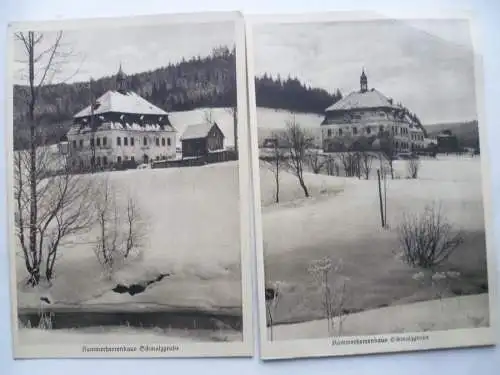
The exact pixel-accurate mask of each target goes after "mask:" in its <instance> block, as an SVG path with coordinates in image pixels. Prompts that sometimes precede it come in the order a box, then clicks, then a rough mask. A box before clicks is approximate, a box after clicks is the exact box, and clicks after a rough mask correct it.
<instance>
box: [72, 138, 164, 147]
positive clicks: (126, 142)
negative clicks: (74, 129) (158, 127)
mask: <svg viewBox="0 0 500 375" xmlns="http://www.w3.org/2000/svg"><path fill="white" fill-rule="evenodd" d="M129 143H130V146H134V145H135V139H134V137H123V146H128V145H129ZM155 143H156V146H158V147H159V146H160V143H161V145H162V146H165V145H167V146H171V145H172V140H171V139H170V138H167V139H166V142H165V138H164V137H162V138H156V139H155ZM142 144H143V145H144V146H147V145H148V137H144V138H143V140H142ZM83 145H84V141H83V139H80V141H79V143H78V146H79V148H83ZM95 145H96V146H97V147H101V145H102V146H103V147H105V146H107V145H108V138H107V137H102V138H101V137H97V138H96V139H95ZM116 145H117V146H121V145H122V137H116ZM90 147H94V139H90ZM73 148H74V149H76V148H77V141H76V140H73Z"/></svg>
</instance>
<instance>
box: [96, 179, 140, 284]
mask: <svg viewBox="0 0 500 375" xmlns="http://www.w3.org/2000/svg"><path fill="white" fill-rule="evenodd" d="M94 211H95V213H96V216H97V219H96V221H97V225H98V227H99V232H98V235H97V238H96V243H95V246H94V253H95V255H96V257H97V260H98V261H99V263H100V264H101V266H102V267H103V269H104V271H105V272H106V273H107V274H108V276H111V275H112V274H113V272H114V271H115V269H116V266H117V265H118V263H119V262H122V261H124V260H125V259H126V258H128V257H129V256H130V254H131V253H132V252H133V251H139V250H140V249H141V246H142V238H143V236H144V232H143V228H144V227H143V225H142V224H143V223H142V220H141V215H140V213H139V210H138V208H137V206H136V204H135V202H134V201H133V199H131V198H130V197H129V198H128V199H127V203H126V207H125V208H122V207H121V204H120V202H119V201H118V199H117V195H116V193H115V190H114V188H113V186H112V185H111V183H110V182H109V178H105V179H104V180H103V181H102V183H101V184H100V186H99V189H98V193H96V194H95V198H94Z"/></svg>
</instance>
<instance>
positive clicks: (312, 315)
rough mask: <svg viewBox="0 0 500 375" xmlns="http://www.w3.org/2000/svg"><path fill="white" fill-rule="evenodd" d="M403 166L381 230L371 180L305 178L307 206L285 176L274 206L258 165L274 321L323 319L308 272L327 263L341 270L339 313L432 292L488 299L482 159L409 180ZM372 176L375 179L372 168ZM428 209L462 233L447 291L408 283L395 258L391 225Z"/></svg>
mask: <svg viewBox="0 0 500 375" xmlns="http://www.w3.org/2000/svg"><path fill="white" fill-rule="evenodd" d="M405 166H406V162H405V161H397V162H396V163H395V169H396V174H397V175H399V176H401V179H396V180H388V181H387V182H388V184H387V189H388V190H387V212H388V223H389V226H390V228H389V230H385V229H381V228H380V212H379V201H378V191H377V181H376V179H370V180H359V179H357V178H344V177H331V176H325V175H322V176H318V175H312V174H307V175H306V176H305V178H306V184H307V185H308V187H309V188H310V190H311V192H312V196H313V198H310V199H304V198H303V195H302V193H301V190H300V187H299V186H298V183H297V181H296V179H294V178H293V176H285V175H284V174H283V178H282V183H281V191H282V192H283V193H282V196H283V203H280V204H278V205H276V204H273V203H272V200H273V195H274V184H273V181H272V178H273V175H272V174H271V173H270V172H269V171H268V170H267V169H266V167H265V165H264V164H263V165H262V166H261V188H262V204H263V217H262V221H263V235H264V251H265V275H266V282H267V283H268V284H275V283H279V284H280V290H281V292H282V293H281V299H280V301H279V304H278V306H277V308H276V311H275V316H274V317H273V320H274V321H275V322H276V323H293V322H304V321H308V320H313V319H321V318H322V317H323V316H324V314H323V310H322V307H321V298H322V295H321V293H320V291H319V289H318V287H317V286H316V285H315V284H314V282H313V279H312V276H311V275H310V274H309V273H308V271H307V268H308V266H309V264H310V262H312V261H314V260H317V259H321V258H323V257H325V256H328V257H330V258H332V259H333V260H334V261H340V260H341V261H342V263H343V266H342V270H341V271H340V275H338V276H339V277H340V276H341V277H342V278H343V279H344V280H346V282H347V284H346V295H347V300H346V303H345V309H346V310H347V311H348V312H351V313H353V312H359V311H365V310H371V309H376V308H381V307H387V306H392V305H401V304H407V303H413V302H418V301H427V300H431V299H436V298H438V294H439V297H453V296H457V295H471V294H480V293H485V292H487V288H488V287H487V274H486V250H485V231H484V216H483V215H484V213H483V203H482V190H481V189H482V188H481V170H480V158H479V157H477V158H463V157H462V158H457V157H454V156H450V157H446V156H443V157H438V159H437V160H422V161H421V170H420V173H419V178H418V179H417V180H408V179H406V178H404V177H405V176H406V170H405V168H406V167H405ZM373 168H374V169H373V171H372V173H373V174H375V173H376V172H375V168H377V166H376V163H374V165H373ZM432 203H438V204H440V205H441V207H442V212H443V213H444V214H445V215H446V217H447V219H448V221H449V222H450V223H451V224H452V225H454V227H455V228H457V229H459V228H460V229H462V230H463V231H464V233H465V242H464V243H463V244H462V245H460V247H459V248H457V250H456V251H455V252H454V253H453V254H452V256H451V257H450V258H449V259H448V260H447V261H446V262H445V263H443V264H442V267H443V269H444V270H452V271H458V272H460V274H461V276H460V277H459V278H458V279H456V280H453V282H451V284H450V286H449V288H447V289H446V291H445V292H443V291H439V292H438V291H437V290H435V288H433V287H429V286H425V285H422V284H421V283H419V282H418V281H416V280H414V279H413V278H412V276H413V275H414V274H415V273H416V272H417V271H418V270H415V269H411V268H410V267H409V266H407V265H406V264H404V263H403V262H402V261H401V260H400V259H399V258H398V256H397V255H398V254H399V253H400V251H401V250H400V248H399V242H398V239H397V231H396V227H397V224H398V222H399V220H400V218H401V217H402V215H403V213H409V212H421V211H422V210H423V208H424V207H425V205H427V204H432ZM442 293H444V294H445V295H443V294H442ZM486 314H487V313H486ZM401 328H405V327H401ZM354 330H355V329H354ZM364 330H365V329H363V332H364ZM352 333H356V332H352Z"/></svg>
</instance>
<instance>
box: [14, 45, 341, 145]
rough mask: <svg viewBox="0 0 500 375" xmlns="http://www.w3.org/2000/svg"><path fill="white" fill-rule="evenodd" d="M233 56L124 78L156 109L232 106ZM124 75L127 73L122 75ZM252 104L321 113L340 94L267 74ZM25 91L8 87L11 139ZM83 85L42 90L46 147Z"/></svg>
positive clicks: (83, 100) (217, 54)
mask: <svg viewBox="0 0 500 375" xmlns="http://www.w3.org/2000/svg"><path fill="white" fill-rule="evenodd" d="M235 61H236V59H235V53H234V50H230V49H229V48H227V47H219V48H216V49H214V50H213V52H212V54H211V55H210V56H205V57H200V56H196V57H193V58H191V59H189V60H183V61H181V62H179V63H176V64H168V65H166V66H165V67H161V68H158V69H155V70H153V71H147V72H142V73H138V74H131V75H128V76H127V80H128V82H127V83H128V87H129V89H130V90H132V91H135V92H136V93H138V94H139V95H141V96H142V97H144V98H145V99H146V100H148V101H150V102H151V103H153V104H155V105H157V106H159V107H160V108H162V109H164V110H166V111H169V112H173V111H186V110H191V109H194V108H198V107H232V106H234V105H235V103H236V71H235V67H236V65H235ZM125 73H127V72H125ZM114 88H115V80H114V77H113V76H110V77H103V78H99V79H96V80H94V81H93V82H92V95H93V96H94V97H99V96H100V95H101V94H103V93H104V92H106V91H107V90H109V89H114ZM256 91H257V104H258V105H259V106H262V107H268V108H276V109H285V110H290V111H293V112H313V113H322V112H323V110H324V109H325V108H326V107H327V106H329V105H331V104H332V103H333V102H335V101H336V100H338V99H339V98H340V92H337V93H336V94H329V93H328V92H326V91H325V90H321V89H312V88H310V87H306V86H305V85H304V84H302V83H301V82H300V81H299V80H297V79H295V78H288V79H286V80H282V79H280V78H279V77H278V78H271V77H268V76H267V75H264V76H263V77H257V78H256ZM27 92H28V88H27V87H26V86H15V87H14V128H15V130H16V131H15V134H14V139H15V142H16V144H18V140H19V139H20V138H22V137H23V136H25V134H26V128H27V113H28V111H27V105H26V101H25V100H24V98H25V97H26V95H27ZM89 100H90V91H89V82H76V83H71V84H66V83H62V84H56V85H47V86H43V87H42V88H41V90H40V98H39V100H38V104H37V107H36V116H37V121H38V122H39V124H40V126H42V127H43V129H44V130H45V131H44V133H45V134H46V141H47V142H48V143H54V142H57V141H58V140H59V139H60V138H61V137H62V136H64V135H65V134H66V132H67V130H68V128H69V126H70V124H71V120H72V116H73V115H74V114H75V113H77V112H78V111H80V110H81V109H82V108H84V107H85V106H87V105H88V103H89Z"/></svg>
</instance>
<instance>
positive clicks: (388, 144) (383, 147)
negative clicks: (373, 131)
mask: <svg viewBox="0 0 500 375" xmlns="http://www.w3.org/2000/svg"><path fill="white" fill-rule="evenodd" d="M395 141H396V140H395V139H394V136H393V135H392V134H390V133H389V132H388V131H384V132H382V133H381V134H380V138H379V142H380V146H379V149H380V151H381V153H382V154H383V155H384V156H385V158H386V160H387V164H388V165H389V171H390V173H391V179H394V160H396V153H397V148H396V143H395ZM381 160H382V158H381Z"/></svg>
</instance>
